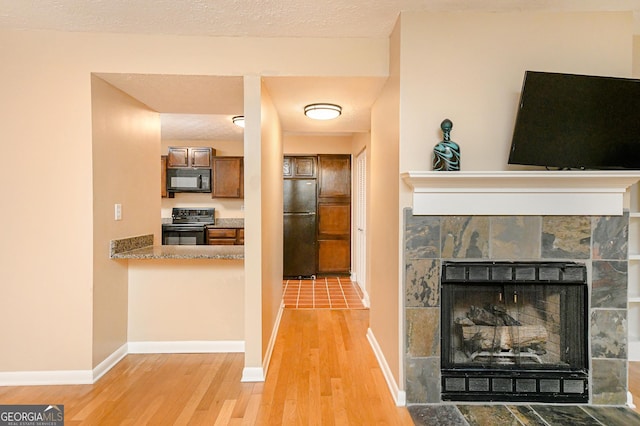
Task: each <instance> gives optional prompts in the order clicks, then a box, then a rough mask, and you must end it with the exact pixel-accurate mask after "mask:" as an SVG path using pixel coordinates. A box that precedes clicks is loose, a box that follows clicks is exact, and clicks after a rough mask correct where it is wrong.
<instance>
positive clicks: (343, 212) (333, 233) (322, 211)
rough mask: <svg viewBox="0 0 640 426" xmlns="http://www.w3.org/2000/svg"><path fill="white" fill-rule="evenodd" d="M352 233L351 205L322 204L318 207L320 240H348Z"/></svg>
mask: <svg viewBox="0 0 640 426" xmlns="http://www.w3.org/2000/svg"><path fill="white" fill-rule="evenodd" d="M350 232H351V205H349V204H338V203H330V204H329V203H326V204H325V203H321V204H319V205H318V238H319V239H323V238H336V237H342V238H348V237H349V234H350Z"/></svg>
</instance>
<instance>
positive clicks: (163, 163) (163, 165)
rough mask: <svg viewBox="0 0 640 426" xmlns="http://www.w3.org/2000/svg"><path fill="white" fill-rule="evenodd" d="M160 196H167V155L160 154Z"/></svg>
mask: <svg viewBox="0 0 640 426" xmlns="http://www.w3.org/2000/svg"><path fill="white" fill-rule="evenodd" d="M160 196H161V197H162V198H167V156H166V155H161V156H160Z"/></svg>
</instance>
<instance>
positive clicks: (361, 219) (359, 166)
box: [353, 148, 369, 306]
mask: <svg viewBox="0 0 640 426" xmlns="http://www.w3.org/2000/svg"><path fill="white" fill-rule="evenodd" d="M355 163H356V164H355V181H356V182H355V185H354V186H355V209H354V210H355V211H354V221H355V227H354V228H355V241H354V243H355V247H354V274H353V278H354V281H355V282H356V283H357V285H358V286H359V287H360V290H361V291H362V293H363V295H364V297H363V300H364V303H365V305H367V306H368V305H369V296H368V294H367V149H366V148H364V149H363V150H362V151H360V153H359V154H358V155H357V156H356V161H355Z"/></svg>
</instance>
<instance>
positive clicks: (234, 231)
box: [207, 228, 244, 246]
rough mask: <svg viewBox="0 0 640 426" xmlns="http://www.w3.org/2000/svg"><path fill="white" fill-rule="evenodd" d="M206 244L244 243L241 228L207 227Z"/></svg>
mask: <svg viewBox="0 0 640 426" xmlns="http://www.w3.org/2000/svg"><path fill="white" fill-rule="evenodd" d="M207 244H208V245H212V246H213V245H218V246H220V245H244V229H243V228H207Z"/></svg>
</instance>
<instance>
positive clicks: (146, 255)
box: [109, 234, 244, 260]
mask: <svg viewBox="0 0 640 426" xmlns="http://www.w3.org/2000/svg"><path fill="white" fill-rule="evenodd" d="M109 257H110V258H111V259H232V260H234V259H235V260H242V259H244V246H242V245H235V246H232V245H220V246H209V245H199V246H174V245H168V246H164V245H160V246H158V245H154V244H153V235H152V234H147V235H139V236H135V237H128V238H121V239H117V240H111V242H110V248H109Z"/></svg>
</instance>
